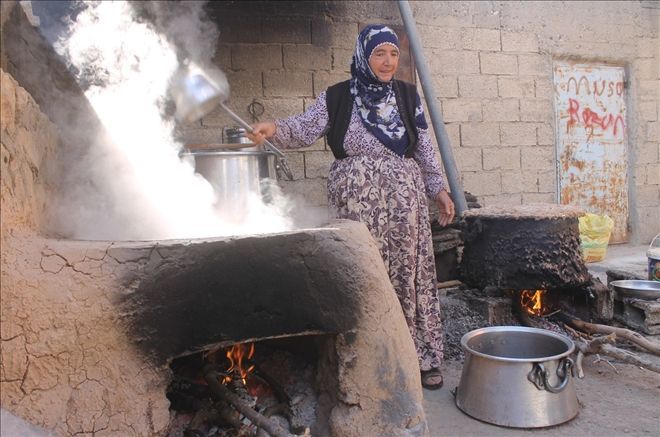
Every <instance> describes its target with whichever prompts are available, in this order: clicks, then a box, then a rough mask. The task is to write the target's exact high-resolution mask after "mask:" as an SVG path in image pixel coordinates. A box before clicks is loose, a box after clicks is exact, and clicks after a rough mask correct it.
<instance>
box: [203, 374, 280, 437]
mask: <svg viewBox="0 0 660 437" xmlns="http://www.w3.org/2000/svg"><path fill="white" fill-rule="evenodd" d="M220 376H221V375H220V373H219V372H218V371H216V370H215V369H214V368H213V366H210V365H209V366H206V367H205V368H204V377H205V378H206V381H207V382H208V384H209V387H210V388H211V390H212V391H213V393H214V394H215V395H216V396H218V397H219V398H221V399H222V400H224V401H226V402H228V403H230V404H231V405H233V406H234V408H236V409H237V410H238V411H239V412H240V413H241V414H243V415H244V416H245V417H246V418H248V419H249V420H250V421H251V422H252V423H254V424H255V425H256V426H257V427H259V428H262V429H263V430H264V431H266V432H267V433H268V434H270V435H271V436H274V437H288V436H289V432H287V431H286V430H285V429H283V428H282V427H281V426H279V425H278V424H275V423H274V422H272V421H271V420H270V419H268V418H267V417H265V416H263V415H262V414H260V413H259V412H257V411H255V410H254V409H253V408H252V407H250V406H249V405H247V404H246V403H245V401H243V400H242V399H240V398H239V397H238V396H237V395H236V394H234V393H232V392H231V391H230V390H229V389H228V388H227V387H225V386H224V385H222V384H221V383H220V382H218V378H219V377H220Z"/></svg>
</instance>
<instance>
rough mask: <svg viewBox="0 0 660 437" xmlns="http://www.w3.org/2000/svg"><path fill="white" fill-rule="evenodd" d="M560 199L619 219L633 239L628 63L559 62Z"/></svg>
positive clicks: (619, 229) (616, 235)
mask: <svg viewBox="0 0 660 437" xmlns="http://www.w3.org/2000/svg"><path fill="white" fill-rule="evenodd" d="M553 70H554V85H555V111H556V112H555V120H556V122H557V131H556V132H557V160H558V162H557V164H558V165H557V169H558V172H559V174H558V180H559V200H560V202H561V203H563V204H571V205H579V206H581V207H583V208H584V209H585V210H586V211H589V212H593V213H595V214H606V215H608V216H610V217H611V218H612V219H613V220H614V230H613V234H612V237H611V239H610V242H623V241H626V238H627V221H628V195H627V192H628V191H627V189H628V186H627V180H626V178H627V176H626V174H627V153H626V104H625V99H626V87H625V79H624V69H623V67H615V66H610V65H598V64H574V63H570V62H560V61H557V62H555V64H554V69H553Z"/></svg>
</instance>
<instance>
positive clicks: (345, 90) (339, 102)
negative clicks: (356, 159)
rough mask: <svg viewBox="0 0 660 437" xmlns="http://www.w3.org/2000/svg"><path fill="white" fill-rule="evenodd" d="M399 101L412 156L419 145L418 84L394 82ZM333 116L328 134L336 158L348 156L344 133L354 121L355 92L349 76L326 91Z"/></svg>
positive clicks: (408, 154)
mask: <svg viewBox="0 0 660 437" xmlns="http://www.w3.org/2000/svg"><path fill="white" fill-rule="evenodd" d="M392 88H393V89H394V96H395V97H396V105H397V108H398V109H399V114H400V115H401V120H402V121H403V125H404V126H405V127H406V133H407V135H408V140H409V141H408V148H407V149H406V152H405V155H404V156H405V157H406V158H410V157H412V156H413V154H414V153H415V150H416V149H417V126H416V125H415V103H416V101H417V89H416V88H415V85H413V84H410V83H407V82H404V81H402V80H396V79H395V80H394V81H393V82H392ZM325 100H326V104H327V107H328V117H329V119H330V130H329V131H328V133H327V134H326V138H327V140H328V144H329V145H330V149H331V150H332V153H333V154H334V155H335V158H336V159H342V158H346V156H347V155H346V151H345V150H344V137H345V136H346V131H347V130H348V125H349V123H350V121H351V113H352V111H353V96H352V95H351V89H350V80H346V81H344V82H339V83H338V84H335V85H332V86H331V87H330V88H328V90H327V92H326V95H325Z"/></svg>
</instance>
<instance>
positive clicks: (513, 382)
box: [456, 326, 579, 428]
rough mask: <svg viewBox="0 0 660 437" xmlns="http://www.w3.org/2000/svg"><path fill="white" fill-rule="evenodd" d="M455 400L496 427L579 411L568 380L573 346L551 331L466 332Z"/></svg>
mask: <svg viewBox="0 0 660 437" xmlns="http://www.w3.org/2000/svg"><path fill="white" fill-rule="evenodd" d="M461 346H462V347H463V350H464V351H465V362H464V364H463V373H462V375H461V380H460V383H459V386H458V389H457V392H456V405H457V406H458V408H460V409H461V410H462V411H463V412H465V413H466V414H468V415H470V416H472V417H474V418H476V419H479V420H482V421H484V422H488V423H493V424H496V425H501V426H508V427H513V428H539V427H545V426H552V425H558V424H560V423H564V422H566V421H568V420H571V419H572V418H574V417H575V416H576V415H577V414H578V412H579V406H578V400H577V395H576V393H575V386H574V383H573V378H572V373H573V361H572V360H571V359H570V358H569V355H571V354H572V353H573V350H574V349H575V345H574V344H573V342H572V341H571V340H570V339H569V338H567V337H565V336H563V335H559V334H556V333H554V332H551V331H547V330H544V329H536V328H525V327H519V326H495V327H489V328H482V329H477V330H474V331H471V332H468V333H467V334H465V335H464V336H463V338H462V339H461Z"/></svg>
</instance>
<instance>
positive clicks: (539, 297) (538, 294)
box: [520, 290, 546, 316]
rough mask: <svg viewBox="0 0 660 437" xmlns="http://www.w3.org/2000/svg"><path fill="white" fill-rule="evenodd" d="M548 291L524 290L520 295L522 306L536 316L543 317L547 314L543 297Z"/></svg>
mask: <svg viewBox="0 0 660 437" xmlns="http://www.w3.org/2000/svg"><path fill="white" fill-rule="evenodd" d="M545 292H546V290H523V291H522V292H521V293H520V306H522V307H523V308H524V309H525V311H527V312H528V313H529V314H532V315H534V316H541V315H543V313H544V312H545V306H544V305H543V296H545Z"/></svg>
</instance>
